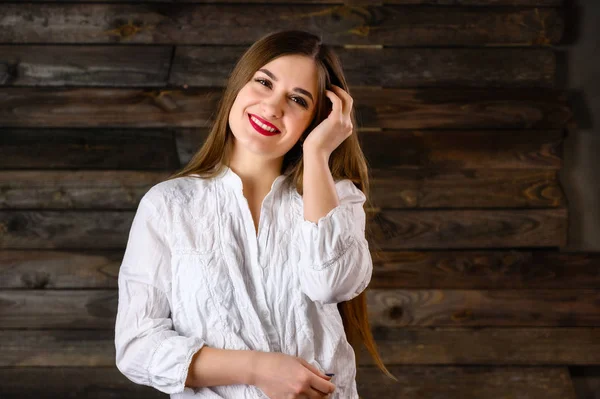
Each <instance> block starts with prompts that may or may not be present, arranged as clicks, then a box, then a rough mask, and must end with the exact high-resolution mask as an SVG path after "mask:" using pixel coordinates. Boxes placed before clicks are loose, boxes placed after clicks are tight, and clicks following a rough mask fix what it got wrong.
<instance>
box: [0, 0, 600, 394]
mask: <svg viewBox="0 0 600 399" xmlns="http://www.w3.org/2000/svg"><path fill="white" fill-rule="evenodd" d="M1 3H2V4H0V84H2V87H1V88H0V132H1V133H0V138H1V146H0V249H2V251H1V252H0V397H2V398H21V397H37V398H49V397H63V398H67V397H68V398H71V397H72V398H109V397H110V398H153V397H165V395H164V394H162V393H160V392H159V391H156V390H154V389H152V388H149V387H145V386H139V385H136V384H134V383H132V382H130V381H129V380H127V379H126V378H125V377H124V376H122V375H121V374H120V373H119V371H118V370H117V369H116V367H115V365H114V360H115V359H114V356H115V351H114V322H115V315H116V309H117V275H118V270H119V266H120V262H121V259H122V255H123V250H124V248H125V244H126V241H127V234H128V232H129V228H130V225H131V222H132V219H133V215H134V213H135V209H136V208H137V204H138V202H139V199H140V198H141V196H142V195H143V194H144V193H145V192H146V191H147V190H148V189H149V188H150V187H151V186H152V185H154V184H156V183H158V182H160V181H161V180H163V179H165V178H166V177H167V176H168V175H169V174H170V173H171V172H173V171H175V170H176V169H178V168H180V167H181V166H183V165H184V164H185V163H186V162H187V161H188V160H189V159H190V156H191V155H192V154H193V153H194V152H195V151H196V149H197V148H198V146H200V145H201V144H202V143H203V141H204V140H205V138H206V135H207V126H208V125H209V123H210V122H211V117H212V113H213V112H214V111H215V108H216V102H217V100H218V98H219V96H220V93H221V90H222V88H223V85H224V84H225V82H226V79H227V76H228V73H229V71H230V70H231V69H232V68H233V65H234V63H235V61H236V59H237V57H239V55H241V53H242V52H243V51H244V50H245V49H246V48H247V46H249V45H250V44H251V43H252V42H254V41H255V40H257V39H258V38H260V37H261V36H263V35H264V34H266V33H269V32H271V31H274V30H279V29H293V28H298V29H305V30H309V31H312V32H314V33H317V34H320V35H322V36H323V38H324V40H325V42H326V43H328V44H330V45H332V46H334V47H335V50H336V51H337V52H338V54H339V55H340V56H341V58H342V61H343V65H344V68H345V71H346V73H347V77H348V79H349V83H350V90H351V94H352V96H353V97H354V103H355V107H356V110H357V115H358V122H359V126H360V128H359V137H360V139H361V142H362V144H363V148H364V151H365V153H366V155H367V157H368V160H369V162H370V165H371V168H372V176H373V180H372V190H373V192H372V194H373V201H374V203H375V207H374V208H373V209H369V213H368V216H369V225H370V226H371V227H372V228H373V232H374V237H375V242H376V244H377V245H378V246H379V248H380V249H381V250H382V251H383V253H382V255H379V254H375V253H374V264H375V271H374V274H373V280H372V283H371V286H370V290H369V292H368V300H369V310H370V314H371V322H372V324H373V333H374V335H375V338H376V339H377V342H378V345H379V349H380V352H381V354H382V356H383V359H384V361H385V363H386V364H387V365H388V366H389V367H390V369H391V371H392V372H393V373H394V374H395V375H396V376H397V377H398V379H399V381H400V382H399V383H397V384H395V383H393V382H391V381H389V380H388V379H387V378H386V377H385V376H383V374H381V373H380V372H379V371H378V370H377V369H376V368H374V367H373V362H372V360H371V359H370V357H369V356H368V355H367V353H366V351H365V352H363V354H362V355H361V367H360V369H359V373H358V384H359V391H360V393H361V396H362V397H363V398H403V399H409V398H415V399H417V398H445V399H454V398H456V399H459V398H460V399H468V398H545V399H546V398H552V399H553V398H557V399H558V398H560V399H566V398H575V392H574V389H573V383H572V379H571V375H570V372H569V367H573V366H590V367H592V366H598V365H600V329H598V327H599V326H600V291H599V287H600V272H599V268H598V261H599V259H600V256H598V254H595V253H576V252H570V251H567V250H565V248H566V247H567V245H568V237H567V226H568V201H567V198H566V195H565V192H564V190H563V188H562V187H561V185H560V182H559V180H558V172H559V170H560V168H561V167H562V164H563V157H562V141H563V139H564V137H565V135H566V131H567V129H566V128H567V126H568V125H569V121H570V120H571V115H572V111H571V109H570V106H569V104H568V102H567V98H566V95H565V93H564V92H563V90H561V88H559V87H557V84H556V82H557V54H556V52H555V50H554V49H553V45H556V44H557V43H559V42H560V40H561V38H562V36H563V32H564V29H565V16H564V4H562V1H560V0H395V1H382V2H367V1H363V2H362V4H361V2H359V1H346V2H345V3H346V4H344V2H342V1H319V0H312V1H310V0H307V1H298V0H296V1H294V2H283V1H280V2H277V1H266V0H265V1H259V0H256V1H247V2H245V3H238V4H234V3H233V1H227V0H221V1H211V2H210V3H209V2H203V1H166V0H155V1H133V0H130V1H112V2H105V3H102V2H93V1H83V0H80V1H32V2H1ZM278 3H285V4H278ZM292 3H293V4H292Z"/></svg>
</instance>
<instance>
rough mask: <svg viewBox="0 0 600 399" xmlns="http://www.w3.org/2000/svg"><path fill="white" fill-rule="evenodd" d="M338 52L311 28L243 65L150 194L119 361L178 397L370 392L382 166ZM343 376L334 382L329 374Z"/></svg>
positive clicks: (125, 266)
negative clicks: (372, 212) (196, 141)
mask: <svg viewBox="0 0 600 399" xmlns="http://www.w3.org/2000/svg"><path fill="white" fill-rule="evenodd" d="M355 129H356V123H355V116H354V112H353V108H352V97H351V96H350V94H349V93H348V86H347V84H346V80H345V78H344V75H343V72H342V68H341V66H340V62H339V60H338V58H337V57H336V55H335V54H334V53H333V52H332V51H331V50H330V49H329V48H328V47H327V46H325V45H324V44H323V43H322V42H321V41H320V39H319V38H318V37H317V36H315V35H313V34H310V33H307V32H302V31H283V32H277V33H274V34H271V35H268V36H265V37H263V38H262V39H260V40H258V41H257V42H256V43H254V44H253V45H252V46H251V47H250V48H249V49H248V50H247V51H246V53H245V54H244V55H243V56H242V57H241V58H240V60H239V61H238V63H237V65H236V67H235V69H234V70H233V72H232V74H231V76H230V78H229V81H228V84H227V87H226V89H225V92H224V95H223V97H222V98H221V101H220V103H219V106H218V111H217V114H216V118H215V121H214V124H213V126H212V129H211V131H210V134H209V136H208V138H207V140H206V142H205V144H204V145H203V146H202V148H200V150H199V151H198V152H197V153H196V154H195V155H194V157H193V158H192V160H191V161H190V162H189V164H188V165H187V166H186V167H185V168H184V169H183V170H182V171H180V172H178V173H177V174H175V175H173V176H171V177H170V178H169V179H168V180H167V181H164V182H161V183H159V184H157V185H155V186H154V187H152V188H151V189H150V190H149V191H148V192H147V193H146V194H145V195H144V196H143V198H142V199H141V201H140V204H139V207H138V209H137V212H136V214H135V218H134V221H133V224H132V226H131V231H130V234H129V240H128V243H127V248H126V250H125V255H124V258H123V262H122V265H121V268H120V271H119V305H118V313H117V319H116V325H115V346H116V364H117V367H118V369H119V370H120V371H121V372H122V373H123V374H124V375H125V376H126V377H127V378H129V379H130V380H131V381H133V382H135V383H138V384H143V385H148V386H151V387H154V388H155V389H157V390H159V391H161V392H164V393H168V394H171V397H172V398H188V397H190V398H191V397H198V398H235V399H238V398H248V399H250V398H270V399H284V398H285V399H288V398H310V399H313V398H315V399H316V398H336V399H338V398H339V399H348V398H358V393H357V389H356V381H355V377H356V359H357V356H356V355H357V353H355V351H357V350H358V349H359V346H358V345H359V344H361V343H363V344H365V346H366V347H367V349H368V350H369V351H370V353H371V354H372V356H373V357H374V358H375V361H376V363H377V364H378V365H379V367H380V368H381V369H382V370H383V371H384V372H385V373H386V374H387V375H389V376H390V377H391V378H393V377H392V376H391V374H389V372H388V371H387V369H386V368H385V366H384V365H383V363H382V362H381V359H380V358H379V355H378V354H377V350H376V347H375V343H374V341H373V338H372V336H371V333H370V327H369V323H368V319H367V314H366V301H365V295H364V292H363V291H364V290H365V288H366V287H367V285H368V283H369V281H370V279H371V274H372V268H373V265H372V259H371V255H370V252H369V244H368V242H367V240H366V237H365V223H366V218H365V211H364V206H365V203H366V202H367V193H368V169H367V164H366V161H365V158H364V156H363V153H362V151H361V149H360V145H359V141H358V139H357V136H356V134H354V132H355ZM330 373H331V374H334V376H333V377H331V376H328V375H326V374H330Z"/></svg>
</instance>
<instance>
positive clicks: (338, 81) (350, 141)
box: [168, 30, 397, 381]
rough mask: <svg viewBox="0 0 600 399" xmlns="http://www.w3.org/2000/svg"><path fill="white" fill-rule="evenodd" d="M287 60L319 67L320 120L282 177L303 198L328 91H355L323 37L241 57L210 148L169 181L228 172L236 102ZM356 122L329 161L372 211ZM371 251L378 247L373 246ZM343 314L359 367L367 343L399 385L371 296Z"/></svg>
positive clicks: (295, 34) (272, 43) (255, 49)
mask: <svg viewBox="0 0 600 399" xmlns="http://www.w3.org/2000/svg"><path fill="white" fill-rule="evenodd" d="M284 55H304V56H308V57H310V58H312V59H313V60H314V61H315V63H316V66H317V70H318V94H317V99H316V101H315V102H316V106H317V109H316V112H315V116H314V118H313V120H312V121H311V123H310V124H309V126H308V128H307V129H306V130H305V131H304V132H303V134H302V136H301V137H300V139H299V140H298V142H297V143H296V144H295V145H294V147H292V148H291V149H290V150H289V151H288V152H287V153H286V154H285V155H284V158H283V164H282V171H281V172H282V173H283V172H290V175H289V176H288V178H291V179H292V180H293V181H294V183H295V186H296V189H297V191H298V192H299V193H300V194H302V192H303V189H302V175H303V170H304V168H303V158H302V143H303V142H304V139H305V138H306V136H307V135H308V134H309V133H310V132H311V131H312V130H313V129H314V128H315V127H316V126H317V125H319V124H320V123H321V122H322V121H323V120H324V119H325V118H326V117H327V115H328V114H329V110H330V107H331V106H330V103H329V101H328V98H327V96H326V95H325V89H326V88H327V89H329V90H330V89H331V85H332V84H334V85H336V86H339V87H341V88H342V89H344V90H345V91H346V92H348V93H350V91H349V89H348V84H347V83H346V79H345V77H344V73H343V71H342V66H341V63H340V61H339V58H338V57H337V55H336V54H335V53H334V52H333V51H332V50H331V49H330V48H329V47H327V46H326V45H325V44H323V42H322V41H321V39H320V38H319V37H318V36H315V35H313V34H311V33H308V32H304V31H298V30H286V31H279V32H275V33H271V34H269V35H266V36H264V37H262V38H261V39H259V40H258V41H256V42H255V43H254V44H253V45H252V46H250V48H249V49H248V50H247V51H246V52H245V53H244V54H243V55H242V56H241V58H240V59H239V61H238V62H237V64H236V66H235V68H234V69H233V71H232V73H231V75H230V77H229V80H228V82H227V85H226V87H225V91H224V93H223V95H222V97H221V98H220V101H219V104H218V106H217V108H218V109H217V114H216V118H215V120H214V123H213V124H212V127H211V130H210V133H209V135H208V137H207V139H206V141H205V143H204V145H203V146H202V147H201V148H200V149H199V150H198V151H197V152H196V153H195V154H194V156H193V157H192V159H191V160H190V161H189V162H188V164H187V165H186V166H185V167H184V168H183V169H182V170H181V171H179V172H176V173H175V174H173V175H171V176H170V177H169V178H168V180H169V179H174V178H177V177H183V176H189V175H191V174H198V175H199V176H200V177H202V178H212V177H215V176H217V175H218V174H220V173H221V172H222V170H223V168H224V165H229V160H230V155H231V151H232V148H233V135H232V133H231V131H230V129H229V123H228V121H229V111H230V109H231V107H232V105H233V103H234V101H235V98H236V96H237V94H238V92H239V91H240V90H241V89H242V88H243V87H244V85H246V83H247V82H248V81H249V80H250V79H251V78H252V77H253V76H254V74H255V73H256V71H257V70H258V69H259V68H261V67H263V66H264V65H265V64H267V63H269V62H270V61H272V60H274V59H275V58H278V57H281V56H284ZM326 100H327V101H326ZM351 120H352V125H353V126H354V131H353V133H352V135H350V137H348V138H347V139H346V140H344V141H343V142H342V144H340V145H339V146H338V148H336V149H335V150H334V151H333V153H332V154H331V156H330V157H329V168H330V170H331V174H332V176H333V178H334V180H339V179H350V180H351V181H352V182H353V183H354V184H355V185H356V186H357V187H358V188H359V189H360V190H361V191H362V192H363V193H364V194H365V196H366V197H367V200H366V202H365V207H367V206H368V207H372V204H371V201H370V198H369V176H368V166H367V161H366V159H365V156H364V154H363V152H362V150H361V148H360V143H359V140H358V137H357V134H356V131H357V127H356V126H357V123H356V117H355V114H354V109H353V110H352V111H351ZM367 226H368V224H367ZM367 233H368V234H367V239H369V237H370V235H371V234H370V229H369V228H367ZM369 246H370V247H372V243H370V245H369ZM338 310H339V311H340V315H341V317H342V320H343V323H344V331H345V333H346V337H347V339H348V342H349V343H350V345H352V348H353V349H354V353H355V355H356V363H357V366H358V355H359V348H360V344H361V343H362V344H364V345H365V347H366V348H367V350H368V351H369V352H370V353H371V356H372V357H373V359H374V360H375V363H376V364H377V366H378V367H379V368H380V369H381V370H382V371H383V372H384V373H385V374H386V375H387V376H389V377H390V378H392V379H394V380H396V378H395V377H394V376H393V375H392V374H391V373H390V372H389V371H388V369H387V368H386V367H385V365H384V364H383V361H382V360H381V357H380V356H379V354H378V353H377V346H376V344H375V340H374V339H373V336H372V334H371V329H370V325H369V320H368V317H367V301H366V292H362V293H361V294H360V295H358V296H357V297H355V298H354V299H352V300H350V301H346V302H341V303H339V304H338ZM396 381H397V380H396Z"/></svg>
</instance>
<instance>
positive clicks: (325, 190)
mask: <svg viewBox="0 0 600 399" xmlns="http://www.w3.org/2000/svg"><path fill="white" fill-rule="evenodd" d="M302 186H303V194H302V198H303V202H304V219H305V220H308V221H310V222H313V223H317V222H318V221H319V219H320V218H322V217H323V216H325V215H327V214H328V213H329V211H331V210H332V209H333V208H335V207H336V206H338V205H339V204H340V201H339V198H338V196H337V191H336V189H335V182H334V180H333V176H332V175H331V171H330V170H329V158H328V157H327V156H326V155H323V154H319V153H316V152H312V151H308V150H305V152H304V178H303V179H302Z"/></svg>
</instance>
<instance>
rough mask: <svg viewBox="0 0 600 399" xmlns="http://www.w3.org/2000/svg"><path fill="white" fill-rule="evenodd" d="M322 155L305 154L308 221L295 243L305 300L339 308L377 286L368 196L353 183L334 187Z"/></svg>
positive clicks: (305, 210) (301, 226)
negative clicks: (371, 283)
mask: <svg viewBox="0 0 600 399" xmlns="http://www.w3.org/2000/svg"><path fill="white" fill-rule="evenodd" d="M317 154H318V153H317V152H305V154H304V178H303V187H304V188H303V191H304V192H303V204H304V221H302V223H301V225H300V228H299V229H298V235H297V236H296V237H295V238H294V240H293V243H294V245H296V246H298V248H299V253H300V260H299V276H300V283H301V289H302V291H303V292H304V294H306V295H307V296H308V297H309V298H310V299H311V300H313V301H319V302H322V303H339V302H343V301H348V300H350V299H352V298H354V297H356V296H358V295H359V294H360V293H361V292H362V291H363V290H364V289H365V288H366V287H367V285H368V283H369V281H370V280H371V274H372V271H373V262H372V259H371V253H370V251H369V245H368V243H367V240H366V237H365V223H366V215H365V211H364V208H363V206H364V203H365V201H366V196H365V194H364V193H363V192H362V191H360V190H359V189H358V188H357V187H356V186H355V185H354V183H352V181H350V180H349V179H344V180H341V181H338V182H335V183H334V182H333V177H332V176H331V172H330V170H329V166H328V158H327V156H324V155H317Z"/></svg>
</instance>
